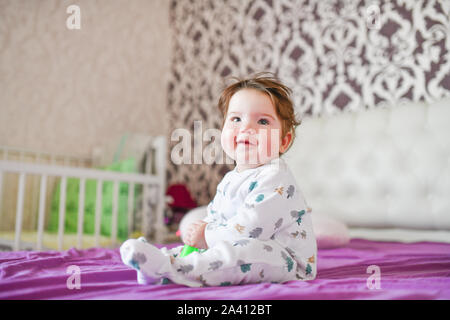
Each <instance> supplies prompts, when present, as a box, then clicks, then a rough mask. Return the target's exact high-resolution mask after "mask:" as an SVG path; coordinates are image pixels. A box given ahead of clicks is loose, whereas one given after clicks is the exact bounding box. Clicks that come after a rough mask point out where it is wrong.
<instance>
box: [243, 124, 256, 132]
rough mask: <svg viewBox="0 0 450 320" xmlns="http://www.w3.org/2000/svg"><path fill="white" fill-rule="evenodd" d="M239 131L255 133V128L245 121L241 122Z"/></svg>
mask: <svg viewBox="0 0 450 320" xmlns="http://www.w3.org/2000/svg"><path fill="white" fill-rule="evenodd" d="M240 132H245V133H248V134H255V133H256V130H255V128H254V127H253V125H252V124H251V123H250V122H249V121H246V122H244V123H242V126H241V129H240Z"/></svg>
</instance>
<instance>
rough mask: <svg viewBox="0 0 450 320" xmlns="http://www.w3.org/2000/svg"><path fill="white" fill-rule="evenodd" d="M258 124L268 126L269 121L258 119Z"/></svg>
mask: <svg viewBox="0 0 450 320" xmlns="http://www.w3.org/2000/svg"><path fill="white" fill-rule="evenodd" d="M258 123H259V124H263V125H268V124H269V120H267V119H260V120H259V121H258Z"/></svg>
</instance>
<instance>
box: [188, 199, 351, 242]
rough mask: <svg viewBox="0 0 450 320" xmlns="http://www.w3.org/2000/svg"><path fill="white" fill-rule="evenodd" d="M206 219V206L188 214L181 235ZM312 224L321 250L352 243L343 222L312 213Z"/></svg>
mask: <svg viewBox="0 0 450 320" xmlns="http://www.w3.org/2000/svg"><path fill="white" fill-rule="evenodd" d="M205 217H206V206H202V207H198V208H195V209H193V210H190V211H189V212H187V213H186V214H185V215H184V217H183V219H182V220H181V222H180V234H181V238H183V233H184V232H185V230H186V229H187V227H188V226H189V225H190V224H191V223H192V222H195V221H197V220H202V219H203V218H205ZM311 217H312V224H313V229H314V234H315V235H316V240H317V247H318V248H319V249H331V248H337V247H342V246H345V245H346V244H347V243H348V242H349V241H350V235H349V232H348V229H347V226H346V225H345V224H343V223H342V222H340V221H338V220H335V219H333V218H331V217H329V216H327V215H324V214H318V213H314V212H313V213H312V214H311Z"/></svg>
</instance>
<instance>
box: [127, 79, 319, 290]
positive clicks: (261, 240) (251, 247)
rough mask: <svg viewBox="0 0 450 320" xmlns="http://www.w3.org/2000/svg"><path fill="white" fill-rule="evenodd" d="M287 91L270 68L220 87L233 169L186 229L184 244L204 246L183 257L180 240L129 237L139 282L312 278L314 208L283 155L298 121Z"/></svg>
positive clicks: (224, 282)
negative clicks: (162, 242)
mask: <svg viewBox="0 0 450 320" xmlns="http://www.w3.org/2000/svg"><path fill="white" fill-rule="evenodd" d="M290 93H291V90H290V89H289V88H288V87H286V86H285V85H283V84H282V83H280V81H279V80H278V79H276V78H274V77H273V76H271V75H265V74H258V75H256V76H255V77H253V78H249V79H245V80H240V81H238V82H236V83H234V84H232V85H230V86H229V87H227V88H226V89H225V90H224V91H223V93H222V95H221V97H220V99H219V104H218V106H219V109H220V111H221V112H222V114H223V115H224V122H223V129H222V135H221V144H222V147H223V150H224V151H225V153H226V154H227V155H228V156H229V157H230V158H232V159H233V160H235V161H236V167H235V168H234V169H233V170H232V171H230V172H228V173H227V174H226V175H225V176H224V178H223V179H222V181H221V182H220V183H219V185H218V186H217V193H216V195H215V197H214V199H213V200H212V201H211V202H210V204H209V205H208V207H207V217H206V219H204V220H201V221H197V222H194V223H192V224H191V225H190V226H189V227H188V228H187V231H186V232H185V233H184V234H183V241H184V243H185V244H188V245H190V246H194V247H196V248H199V249H203V250H199V251H198V252H194V253H192V254H190V255H188V256H185V257H180V256H179V254H180V252H181V250H182V248H183V246H179V247H176V248H173V249H170V250H168V249H166V248H162V249H158V248H156V247H155V246H153V245H151V244H149V243H147V241H146V240H145V239H144V238H139V239H137V240H135V239H130V240H127V241H126V242H125V243H124V244H123V245H122V246H121V248H120V254H121V257H122V261H123V262H124V263H125V264H127V265H129V266H131V267H133V268H135V269H136V270H137V273H138V282H139V283H154V282H155V280H161V281H167V279H169V280H171V281H173V282H175V283H178V284H183V285H187V286H192V287H197V286H225V285H235V284H244V283H259V282H279V283H282V282H286V281H290V280H311V279H314V278H315V276H316V262H317V259H316V257H317V245H316V239H315V237H314V233H313V228H312V223H311V216H310V214H311V213H310V211H311V210H310V209H309V208H308V206H307V205H306V202H305V200H304V198H303V195H302V193H301V191H300V190H299V188H298V186H297V184H296V181H295V179H294V176H293V175H292V173H291V171H290V170H289V168H288V167H287V164H286V163H285V161H284V160H283V159H281V158H280V155H281V154H283V153H284V152H286V151H287V149H288V148H289V147H290V145H291V144H292V142H293V140H294V137H295V127H296V126H297V125H298V124H299V122H297V121H296V119H295V115H294V109H293V105H292V101H291V99H290Z"/></svg>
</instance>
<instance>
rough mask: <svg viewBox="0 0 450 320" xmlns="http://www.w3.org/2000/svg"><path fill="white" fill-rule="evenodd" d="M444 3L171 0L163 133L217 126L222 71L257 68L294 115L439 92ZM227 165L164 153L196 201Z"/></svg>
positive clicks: (448, 40) (443, 70)
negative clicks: (284, 95) (289, 96)
mask: <svg viewBox="0 0 450 320" xmlns="http://www.w3.org/2000/svg"><path fill="white" fill-rule="evenodd" d="M449 13H450V1H448V0H422V1H416V0H392V1H369V0H367V1H365V0H361V1H357V0H300V1H295V0H254V1H247V0H246V1H242V0H232V1H215V0H209V1H205V0H191V1H185V0H172V2H171V8H170V20H171V26H172V34H173V43H174V47H173V58H172V65H171V80H170V85H169V92H168V112H169V118H170V119H171V120H170V124H169V137H170V132H172V131H173V130H175V129H176V128H186V129H189V130H191V131H193V124H194V121H196V120H201V121H202V122H201V123H202V129H203V130H206V129H207V128H220V123H221V120H222V119H221V115H220V114H219V112H218V110H217V108H216V103H217V100H218V98H219V94H220V91H221V89H223V87H224V85H225V83H226V79H227V78H229V77H230V76H246V75H248V74H250V73H254V72H258V71H271V72H274V73H275V74H276V75H278V77H280V78H281V79H282V80H283V81H284V82H285V83H286V84H287V85H289V86H290V87H291V88H292V89H293V91H294V96H293V99H294V103H295V107H296V109H297V113H299V114H301V115H302V117H308V116H312V115H322V114H335V113H338V112H347V111H349V112H351V111H357V110H362V109H367V108H374V107H383V106H388V105H397V104H399V103H401V102H402V101H405V100H413V101H419V100H425V101H433V100H436V99H439V98H442V97H444V96H449V95H450V58H449V49H450V21H449ZM177 143H178V142H177V141H174V142H172V143H171V147H173V146H174V145H175V144H177ZM170 149H171V148H169V150H170ZM169 159H170V154H169ZM232 168H233V166H232V165H231V166H230V165H217V164H213V165H206V164H203V165H190V164H187V165H174V164H173V163H172V162H171V161H169V183H175V182H187V183H188V186H189V188H190V190H191V191H192V192H193V195H194V197H195V198H196V199H197V200H198V202H199V204H206V203H208V202H209V201H210V200H211V198H212V197H213V195H214V193H215V188H216V185H217V183H218V182H219V181H220V179H221V178H222V176H223V175H224V173H225V172H227V171H228V170H230V169H232Z"/></svg>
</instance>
